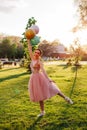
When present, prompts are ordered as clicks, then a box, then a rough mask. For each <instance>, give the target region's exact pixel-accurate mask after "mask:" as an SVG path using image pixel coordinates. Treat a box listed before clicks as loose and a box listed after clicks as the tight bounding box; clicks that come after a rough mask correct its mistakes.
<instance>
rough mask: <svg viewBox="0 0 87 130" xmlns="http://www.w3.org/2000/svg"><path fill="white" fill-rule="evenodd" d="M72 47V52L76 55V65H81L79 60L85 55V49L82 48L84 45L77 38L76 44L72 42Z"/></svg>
mask: <svg viewBox="0 0 87 130" xmlns="http://www.w3.org/2000/svg"><path fill="white" fill-rule="evenodd" d="M70 48H71V53H72V55H73V57H74V61H75V63H74V64H75V65H79V61H80V60H81V58H82V56H83V50H82V47H81V45H80V42H79V39H78V38H76V39H75V40H74V44H72V45H71V46H70Z"/></svg>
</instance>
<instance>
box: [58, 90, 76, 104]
mask: <svg viewBox="0 0 87 130" xmlns="http://www.w3.org/2000/svg"><path fill="white" fill-rule="evenodd" d="M58 95H59V96H61V97H62V98H64V99H65V100H66V101H67V102H68V103H70V104H73V101H72V100H71V99H70V98H69V97H67V96H65V95H64V94H63V93H62V92H59V93H58Z"/></svg>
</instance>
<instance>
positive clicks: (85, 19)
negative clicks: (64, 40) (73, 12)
mask: <svg viewBox="0 0 87 130" xmlns="http://www.w3.org/2000/svg"><path fill="white" fill-rule="evenodd" d="M74 2H75V4H76V6H77V12H78V14H79V26H83V27H84V26H87V0H74Z"/></svg>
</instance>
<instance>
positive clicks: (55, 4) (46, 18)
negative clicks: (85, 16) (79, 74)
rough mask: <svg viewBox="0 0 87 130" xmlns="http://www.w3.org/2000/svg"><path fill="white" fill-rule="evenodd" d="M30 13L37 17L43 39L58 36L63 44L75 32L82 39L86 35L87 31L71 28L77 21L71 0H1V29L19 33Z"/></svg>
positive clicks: (69, 42) (70, 41)
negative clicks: (76, 30) (75, 30)
mask: <svg viewBox="0 0 87 130" xmlns="http://www.w3.org/2000/svg"><path fill="white" fill-rule="evenodd" d="M31 17H34V18H35V19H36V20H37V25H38V26H39V29H40V31H39V34H38V35H39V36H41V37H42V39H46V40H48V41H54V40H55V39H59V40H60V41H61V42H62V43H63V44H65V45H66V46H68V45H70V44H71V43H72V41H73V39H74V37H75V36H76V35H78V34H79V37H80V39H81V40H82V39H83V40H84V39H85V35H86V32H79V33H78V34H76V35H75V34H73V33H72V32H71V30H72V28H73V27H74V26H76V25H77V16H76V7H75V5H74V3H73V0H0V33H4V34H7V35H13V36H22V33H23V32H24V31H25V27H26V24H27V22H28V19H29V18H31ZM82 33H84V34H85V35H84V37H81V36H82ZM83 40H82V42H83ZM86 40H87V39H86ZM84 42H85V41H84Z"/></svg>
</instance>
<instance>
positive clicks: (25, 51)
mask: <svg viewBox="0 0 87 130" xmlns="http://www.w3.org/2000/svg"><path fill="white" fill-rule="evenodd" d="M36 22H37V21H36V20H35V18H34V17H31V18H29V20H28V23H27V25H26V28H25V31H26V30H27V29H29V28H30V27H31V26H32V25H35V23H36ZM21 42H22V43H23V46H24V55H25V60H24V64H25V66H26V67H27V68H28V71H29V72H31V69H30V56H29V52H28V46H27V39H26V37H25V32H24V33H23V38H22V40H21ZM35 48H36V46H32V50H34V49H35Z"/></svg>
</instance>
